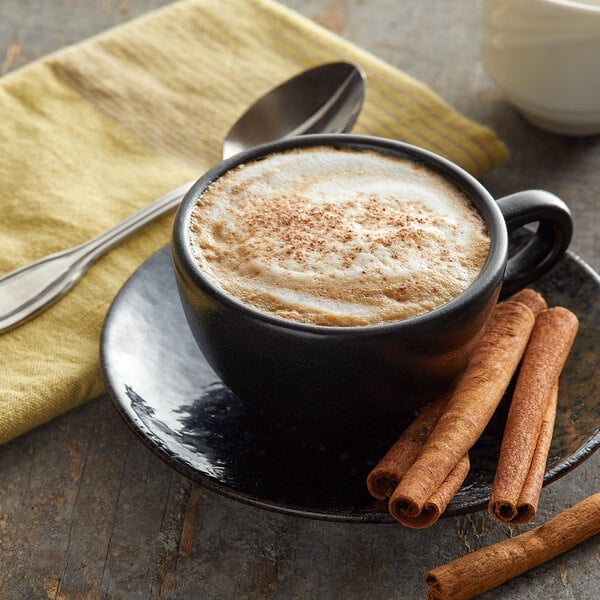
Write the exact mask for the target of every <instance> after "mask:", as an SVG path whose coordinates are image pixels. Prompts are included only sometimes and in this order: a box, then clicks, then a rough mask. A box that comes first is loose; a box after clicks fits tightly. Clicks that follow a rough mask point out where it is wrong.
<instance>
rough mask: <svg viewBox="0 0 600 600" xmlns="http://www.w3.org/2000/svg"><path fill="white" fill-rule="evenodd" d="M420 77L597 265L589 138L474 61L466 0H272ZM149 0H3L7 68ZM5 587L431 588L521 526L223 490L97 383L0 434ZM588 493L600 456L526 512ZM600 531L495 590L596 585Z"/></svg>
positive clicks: (154, 3)
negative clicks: (364, 513)
mask: <svg viewBox="0 0 600 600" xmlns="http://www.w3.org/2000/svg"><path fill="white" fill-rule="evenodd" d="M283 3H284V4H286V5H288V6H290V7H292V8H294V9H297V10H298V11H299V12H301V13H303V14H305V15H306V16H308V17H310V18H312V19H314V20H316V21H318V22H319V23H321V24H323V25H325V26H326V27H328V28H330V29H332V30H333V31H335V32H336V33H338V34H340V35H342V36H344V37H346V38H348V39H350V40H351V41H354V42H355V43H357V44H358V45H360V46H362V47H364V48H366V49H368V50H370V51H372V52H373V53H374V54H376V55H378V56H380V57H381V58H383V59H385V60H387V61H388V62H390V63H391V64H393V65H395V66H397V67H399V68H402V69H403V70H405V71H406V72H408V73H410V74H411V75H413V76H415V77H417V78H419V79H421V80H422V81H424V82H425V83H427V84H429V85H430V86H431V87H432V88H433V89H434V90H435V91H436V92H438V93H439V94H440V95H441V96H442V97H444V98H445V99H446V100H448V101H449V102H450V103H451V104H452V105H453V106H455V107H456V108H457V109H459V110H460V111H462V112H463V113H465V114H466V115H468V116H470V117H472V118H474V119H476V120H479V121H481V122H483V123H485V124H488V125H490V126H491V127H492V128H494V129H495V130H496V131H497V132H498V133H499V135H500V136H501V137H502V138H503V139H504V141H505V142H506V143H507V145H508V146H509V148H510V151H511V158H510V160H509V161H508V162H507V163H506V164H505V165H502V166H501V167H499V168H497V169H496V170H495V171H494V172H492V173H490V174H489V175H487V176H486V177H485V180H484V182H485V183H486V184H487V185H488V187H489V188H490V190H491V191H492V192H493V193H494V194H495V195H502V194H506V193H510V192H513V191H516V190H518V189H523V188H526V187H541V188H545V189H548V190H550V191H553V192H555V193H557V194H559V195H560V196H562V197H563V198H564V199H565V200H566V201H567V202H568V203H569V204H570V206H571V208H572V211H573V214H574V217H575V227H576V234H575V238H574V241H573V244H572V249H573V250H574V251H575V252H576V253H578V254H579V255H580V256H581V257H582V258H584V259H585V260H586V261H587V262H588V263H589V264H590V265H591V266H592V267H594V268H595V269H597V270H598V269H600V216H599V214H600V213H599V211H598V203H599V202H600V198H599V194H598V189H599V188H600V174H599V169H600V137H598V136H596V137H590V138H567V137H561V136H556V135H552V134H549V133H545V132H543V131H541V130H538V129H536V128H534V127H533V126H531V125H529V124H528V123H526V122H525V121H523V120H522V119H521V117H520V116H519V115H518V114H517V113H516V112H515V111H514V110H513V109H512V108H511V107H510V106H509V105H508V104H507V103H506V102H505V100H504V98H503V96H502V94H501V93H500V92H499V91H498V90H497V89H496V88H495V87H494V85H493V84H492V82H491V81H490V79H489V78H488V77H487V75H486V74H485V72H484V71H483V69H482V66H481V64H480V62H479V40H478V25H479V10H480V8H479V4H480V3H479V2H478V1H477V0H459V1H457V2H447V1H446V0H420V1H419V0H410V1H407V2H402V3H399V2H397V1H396V0H369V1H368V2H367V1H366V0H284V2H283ZM163 4H166V2H164V1H161V0H103V1H93V0H53V1H52V2H47V1H45V0H2V1H0V69H1V71H2V73H5V72H7V71H10V70H14V69H15V68H18V67H19V66H21V65H22V64H25V63H27V62H29V61H31V60H33V59H36V58H38V57H40V56H43V55H45V54H47V53H49V52H52V51H54V50H56V49H58V48H60V47H62V46H64V45H67V44H71V43H74V42H77V41H80V40H82V39H84V38H86V37H88V36H90V35H93V34H94V33H97V32H100V31H102V30H104V29H106V28H108V27H111V26H113V25H115V24H117V23H121V22H123V21H125V20H128V19H130V18H133V17H134V16H136V15H138V14H141V13H144V12H145V11H147V10H150V9H152V8H155V7H158V6H160V5H163ZM0 473H1V474H2V479H1V484H0V564H1V565H2V568H1V569H0V598H2V599H4V598H6V599H9V600H12V599H16V600H20V599H27V600H28V599H30V598H51V599H56V600H58V599H60V600H74V599H78V600H79V599H84V598H85V599H97V598H115V599H123V600H126V599H130V598H131V599H133V598H152V599H158V598H164V599H167V598H168V599H196V598H198V599H214V600H226V599H230V598H256V599H263V598H266V599H270V598H272V599H299V600H306V599H313V598H314V599H330V598H331V599H336V598H344V599H347V600H353V599H357V600H358V599H364V598H373V599H384V598H385V599H397V600H413V599H419V598H424V597H425V585H424V583H423V574H424V573H425V571H426V570H428V569H429V568H432V567H435V566H437V565H440V564H442V563H444V562H446V561H448V560H450V559H453V558H455V557H457V556H460V555H462V554H464V553H465V552H467V551H470V550H474V549H476V548H479V547H481V546H483V545H486V544H489V543H492V542H495V541H498V540H501V539H504V538H506V537H507V536H510V535H514V534H515V533H518V532H519V531H522V530H524V529H527V528H528V527H520V528H514V529H513V528H508V527H505V526H501V525H499V524H497V523H496V522H494V521H492V520H491V519H490V518H489V517H488V515H487V514H486V513H483V512H481V513H474V514H470V515H467V516H461V517H455V518H448V519H443V520H442V521H440V522H439V523H438V524H437V525H436V526H435V527H432V528H430V529H428V530H425V531H412V530H407V529H404V528H402V527H401V526H397V525H395V524H392V525H365V524H345V523H330V522H323V521H315V520H308V519H302V518H298V517H291V516H287V515H282V514H276V513H271V512H267V511H263V510H260V509H257V508H253V507H250V506H246V505H243V504H239V503H237V502H235V501H233V500H229V499H225V498H223V497H221V496H217V495H215V494H213V493H211V492H208V491H205V490H203V489H201V488H199V487H196V486H193V485H191V484H190V483H189V482H188V481H187V480H186V479H184V478H183V477H181V476H180V475H178V474H176V473H175V472H173V471H172V470H171V469H170V468H169V467H167V466H166V465H165V464H163V462H162V461H160V460H159V459H158V458H156V457H155V456H154V455H153V454H151V453H150V451H148V450H147V449H146V448H145V447H144V446H143V445H142V444H140V443H139V441H138V440H137V439H136V438H135V437H134V436H133V435H132V434H131V433H130V431H129V429H128V428H127V426H126V425H125V424H124V423H123V422H122V420H121V418H120V417H119V416H118V415H117V413H116V411H115V410H114V409H113V407H112V405H111V403H110V401H109V400H108V398H106V397H103V398H99V399H97V400H94V401H91V402H89V403H87V404H86V405H84V406H82V407H81V408H79V409H77V410H74V411H72V412H71V413H69V414H67V415H65V416H64V417H62V418H59V419H56V420H55V421H53V422H51V423H49V424H47V425H45V426H43V427H40V428H39V429H37V430H35V431H33V432H31V433H30V434H28V435H25V436H23V437H21V438H19V439H17V440H14V441H13V442H11V443H9V444H6V445H5V446H3V447H0ZM598 490H600V454H598V453H596V454H595V455H594V456H593V457H592V458H590V459H589V460H588V461H586V462H585V463H583V464H582V465H581V466H580V467H579V468H577V469H576V470H575V471H573V472H572V473H570V474H569V475H567V476H565V477H564V478H562V479H561V480H559V481H558V482H555V483H553V484H552V485H550V486H548V487H547V488H545V489H544V491H543V494H542V499H541V506H540V511H539V514H538V516H537V517H536V519H535V523H534V525H537V524H540V523H542V522H544V521H545V520H547V519H548V518H550V517H551V516H553V515H555V514H556V513H558V512H560V511H562V510H564V509H566V508H568V507H569V506H571V505H572V504H574V503H575V502H577V501H579V500H581V499H583V498H584V497H586V496H588V495H590V494H592V493H594V492H597V491H598ZM599 563H600V546H599V540H598V539H597V538H596V539H591V540H589V541H587V542H585V543H583V544H582V545H580V546H579V547H577V548H576V549H574V550H573V551H571V552H569V553H567V554H565V555H563V556H561V557H559V558H557V559H555V560H554V561H551V562H550V563H547V564H546V565H543V566H541V567H539V568H538V569H535V570H534V571H531V572H529V573H528V574H526V575H524V576H522V577H520V578H517V579H515V580H513V581H511V582H510V583H508V584H506V585H504V586H503V587H502V588H499V589H497V590H495V591H492V592H490V593H489V594H487V595H486V596H485V597H486V598H489V599H490V600H500V599H506V598H511V599H516V600H525V599H531V598H536V599H537V598H553V599H554V600H567V599H568V600H573V599H575V600H593V599H596V598H598V589H599V588H600V574H599V572H600V569H599V568H598V567H599Z"/></svg>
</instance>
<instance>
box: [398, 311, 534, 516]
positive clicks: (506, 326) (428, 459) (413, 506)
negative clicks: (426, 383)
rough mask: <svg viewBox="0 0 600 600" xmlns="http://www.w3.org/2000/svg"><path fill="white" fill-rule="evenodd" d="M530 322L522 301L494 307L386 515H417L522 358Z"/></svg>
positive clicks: (467, 444) (469, 443)
mask: <svg viewBox="0 0 600 600" xmlns="http://www.w3.org/2000/svg"><path fill="white" fill-rule="evenodd" d="M534 322H535V317H534V315H533V313H532V311H531V310H530V309H529V308H528V307H527V306H526V305H525V304H523V303H521V302H514V301H507V302H502V303H500V304H497V305H496V306H495V307H494V310H493V312H492V315H491V317H490V319H489V320H488V323H487V324H486V327H485V329H484V332H483V334H482V337H481V338H480V341H479V343H478V345H477V347H476V348H475V349H474V351H473V353H472V355H471V357H470V359H469V362H468V364H467V366H466V368H465V370H464V371H463V373H462V374H461V376H460V377H459V379H458V381H457V382H456V385H455V387H454V390H453V392H452V395H451V397H450V400H449V401H448V405H447V407H446V410H445V411H444V413H443V414H442V415H441V417H440V418H439V420H438V422H437V424H436V425H435V427H434V429H433V431H432V432H431V435H430V436H429V438H428V439H427V441H426V443H425V445H424V446H423V449H422V450H421V452H420V453H419V456H418V457H417V459H416V460H415V461H414V463H413V464H412V465H411V467H410V468H409V469H408V471H407V472H406V474H405V475H404V477H403V478H402V480H401V481H400V482H399V484H398V486H397V487H396V490H395V491H394V493H393V498H390V512H392V511H394V514H397V515H398V516H400V517H401V518H405V517H406V518H410V519H415V518H417V517H419V515H420V514H421V513H422V512H423V510H424V509H425V505H426V503H427V502H428V500H429V499H430V497H431V496H432V494H433V493H434V492H435V491H436V490H438V489H439V488H440V486H441V485H442V483H443V482H444V480H445V479H446V478H447V477H448V475H449V474H450V473H451V471H452V470H453V469H454V468H455V467H456V466H457V464H458V463H459V461H461V460H462V459H463V456H464V455H465V454H467V452H468V451H469V450H470V448H471V447H472V446H473V444H475V442H476V441H477V440H478V439H479V437H480V436H481V434H482V433H483V430H484V429H485V427H486V425H487V424H488V422H489V420H490V418H491V417H492V415H493V413H494V411H495V410H496V408H497V406H498V404H499V402H500V400H501V399H502V396H503V394H504V392H505V390H506V388H507V387H508V384H509V383H510V380H511V378H512V376H513V373H514V372H515V370H516V368H517V366H518V364H519V362H520V360H521V357H522V355H523V352H524V350H525V346H526V344H527V341H528V339H529V336H530V334H531V330H532V329H533V325H534ZM392 505H393V506H392Z"/></svg>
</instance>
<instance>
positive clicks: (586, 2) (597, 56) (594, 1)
mask: <svg viewBox="0 0 600 600" xmlns="http://www.w3.org/2000/svg"><path fill="white" fill-rule="evenodd" d="M481 60H482V63H483V65H484V67H485V69H486V70H487V72H488V73H489V75H490V76H491V77H492V79H493V80H494V81H495V83H496V85H497V86H498V87H499V88H500V89H501V90H502V91H503V92H504V94H505V95H506V97H507V99H508V100H509V101H510V102H511V103H512V104H513V105H514V106H515V107H516V108H517V109H518V110H519V112H521V113H522V114H523V116H524V117H525V118H526V119H527V120H528V121H530V122H531V123H533V124H535V125H537V126H539V127H542V128H543V129H547V130H549V131H552V132H555V133H560V134H567V135H590V134H597V133H600V0H581V1H579V2H572V1H570V0H483V4H482V35H481Z"/></svg>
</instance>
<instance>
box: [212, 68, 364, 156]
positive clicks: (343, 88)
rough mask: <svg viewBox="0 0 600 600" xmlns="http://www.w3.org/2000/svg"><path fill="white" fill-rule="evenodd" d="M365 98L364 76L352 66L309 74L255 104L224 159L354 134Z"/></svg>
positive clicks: (231, 135) (232, 134)
mask: <svg viewBox="0 0 600 600" xmlns="http://www.w3.org/2000/svg"><path fill="white" fill-rule="evenodd" d="M363 97H364V74H363V73H362V71H361V70H360V69H359V68H358V67H356V66H355V65H353V64H351V63H346V62H338V63H328V64H325V65H320V66H318V67H314V68H312V69H309V70H308V71H304V72H303V73H300V75H297V76H295V77H292V78H291V79H288V80H287V81H285V82H284V83H282V84H281V85H280V86H278V87H276V88H275V89H273V90H271V91H270V92H269V93H268V94H266V95H265V96H263V97H262V98H260V99H259V100H258V101H257V102H255V103H254V104H253V105H252V106H250V108H248V109H247V110H246V112H245V113H244V114H243V115H242V116H241V117H240V118H239V119H238V121H237V122H236V123H235V125H234V126H233V127H232V128H231V129H230V130H229V133H228V134H227V137H226V139H225V142H224V144H223V158H229V157H231V156H233V155H234V154H237V153H238V152H241V151H243V150H247V149H248V148H252V147H254V146H260V145H261V144H265V143H267V142H271V141H274V140H279V139H283V138H286V137H292V136H296V135H305V134H309V133H348V132H349V131H350V130H351V129H352V127H353V126H354V123H355V122H356V119H357V117H358V113H359V112H360V108H361V105H362V101H363Z"/></svg>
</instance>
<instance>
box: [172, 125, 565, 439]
mask: <svg viewBox="0 0 600 600" xmlns="http://www.w3.org/2000/svg"><path fill="white" fill-rule="evenodd" d="M315 145H329V146H335V147H345V148H348V147H350V148H358V149H374V150H377V151H379V152H386V153H391V154H395V155H398V156H402V157H407V158H409V159H411V160H413V161H415V162H419V163H422V164H425V165H427V166H428V167H429V168H430V169H433V170H435V171H437V172H439V173H441V174H443V175H444V176H445V177H446V178H447V179H449V180H451V181H453V182H454V183H455V184H456V185H457V186H458V187H459V188H461V189H462V190H463V191H464V192H465V193H466V195H467V196H468V197H469V198H471V199H472V201H473V202H474V204H475V205H476V206H477V207H478V209H479V210H480V212H481V214H482V215H483V217H484V219H485V221H486V223H487V225H488V230H489V232H490V239H491V248H490V253H489V257H488V260H487V262H486V264H485V266H484V268H483V270H482V272H481V274H480V276H479V277H478V279H477V280H476V281H475V282H474V283H473V284H472V285H471V286H470V287H469V288H468V289H467V290H466V291H465V292H464V293H463V294H461V295H460V296H458V297H457V298H455V299H454V300H452V301H451V302H448V303H447V304H445V305H444V306H441V307H440V308H438V309H436V310H434V311H431V312H429V313H427V314H425V315H419V316H417V317H414V318H411V319H406V320H404V321H399V322H394V323H387V324H381V325H373V326H367V327H364V326H363V327H324V326H317V325H307V324H301V323H294V322H290V321H285V320H283V319H280V318H277V317H274V316H271V315H266V314H264V313H260V312H258V311H256V310H254V309H252V308H250V307H248V306H245V305H243V304H241V303H240V302H238V301H237V300H235V299H234V298H231V297H230V296H227V295H226V294H225V293H224V292H222V291H221V290H219V289H217V288H216V287H215V286H214V285H213V284H212V283H211V282H210V281H209V280H207V278H205V277H204V275H203V274H202V273H201V271H200V269H199V268H198V266H197V264H196V261H195V259H194V257H193V255H192V252H191V249H190V247H189V243H188V231H189V221H190V215H191V211H192V209H193V207H194V205H195V203H196V200H197V198H198V196H199V195H200V194H201V193H202V191H203V189H204V188H205V187H206V186H207V185H208V184H209V183H210V182H212V181H214V180H215V179H217V178H218V177H219V176H221V175H222V174H223V173H224V172H226V171H227V170H229V169H231V168H232V167H234V166H236V165H237V164H241V163H244V162H248V161H251V160H254V159H256V158H259V157H261V156H264V155H267V154H270V153H272V152H277V151H281V150H286V149H290V148H295V147H306V146H315ZM548 196H550V195H549V194H548ZM528 198H529V195H528V192H522V193H521V194H519V195H518V197H515V198H514V199H513V200H514V201H513V202H510V203H508V207H509V208H511V209H512V211H511V219H512V220H515V221H516V220H517V219H518V218H519V217H520V216H522V215H523V214H524V213H525V211H527V209H528V208H529V205H530V201H529V200H528ZM536 199H537V196H536ZM548 206H550V207H551V209H552V210H551V211H549V210H546V209H547V208H548ZM530 212H531V211H530ZM547 212H548V213H549V214H546V213H547ZM557 213H559V214H560V218H557V217H556V214H557ZM538 218H539V219H540V220H541V219H547V218H548V219H552V226H551V227H549V228H548V229H542V234H543V235H542V237H543V239H541V240H540V241H539V242H536V243H535V244H532V245H531V246H530V247H529V248H528V249H527V251H526V252H525V253H524V254H521V255H520V257H519V260H520V263H519V270H520V271H521V273H529V274H530V277H529V279H531V278H532V277H533V276H534V275H539V269H536V268H534V267H533V266H532V265H531V264H530V263H531V261H529V260H526V259H525V258H524V257H526V256H529V257H531V256H533V257H535V259H536V261H538V260H539V254H540V253H539V249H540V248H542V249H544V248H545V245H544V244H546V245H547V246H552V247H559V248H560V253H563V252H564V250H565V249H566V245H568V242H569V240H570V234H571V230H570V223H571V219H570V214H569V211H568V209H567V208H566V206H564V204H563V203H562V201H560V200H559V199H557V198H556V197H554V196H552V199H551V201H550V200H547V201H545V202H539V201H538V202H537V204H536V211H535V215H534V218H533V219H528V220H536V219H538ZM521 224H522V223H521ZM565 224H566V225H565ZM554 229H556V230H559V231H560V232H561V234H562V235H561V236H560V240H559V239H558V237H557V236H555V235H554V233H553V232H554ZM565 241H566V244H565ZM534 246H535V248H537V249H538V251H533V252H532V251H531V249H532V248H533V247H534ZM172 251H173V262H174V265H175V272H176V276H177V282H178V285H179V288H180V291H181V294H182V301H183V305H184V310H185V314H186V317H187V320H188V323H189V325H190V328H191V330H192V333H193V334H194V336H195V338H196V340H197V342H198V344H199V345H200V348H201V349H202V352H203V354H204V356H205V357H206V359H207V360H208V362H209V364H211V365H212V367H213V368H214V370H215V371H216V373H217V374H218V375H219V377H220V378H221V379H222V380H223V381H224V382H225V383H226V384H227V386H228V387H229V388H230V389H232V390H233V391H234V392H235V393H236V394H237V395H239V396H240V397H242V398H244V400H245V401H251V402H253V403H255V405H256V406H257V407H258V408H260V409H261V410H263V411H267V412H271V413H274V414H275V413H276V414H277V417H278V418H288V419H289V420H290V422H291V423H295V422H296V421H298V422H311V423H312V424H313V426H314V427H316V428H319V429H320V430H321V435H323V432H324V431H332V432H333V434H334V435H335V433H336V432H337V430H339V429H341V428H350V429H352V428H355V427H357V426H363V424H364V423H365V422H367V421H371V422H375V421H377V420H381V419H386V418H389V415H390V414H392V415H397V414H400V413H404V414H407V413H410V412H411V411H413V410H415V409H416V408H418V407H419V406H422V405H423V404H424V403H426V402H428V401H429V400H431V398H433V397H434V396H436V395H438V394H439V393H440V392H441V391H443V390H445V389H447V388H448V387H449V386H450V384H451V382H452V380H453V379H454V378H455V376H456V375H457V374H458V373H459V372H460V371H461V370H462V368H463V367H464V365H465V362H466V360H467V357H468V355H469V353H470V351H471V349H472V347H473V344H474V342H475V340H476V337H477V334H478V333H479V332H480V330H481V328H482V327H483V324H484V323H485V321H486V320H487V317H488V315H489V312H490V311H491V309H492V308H493V306H494V304H495V302H496V300H497V298H498V296H499V293H500V290H501V287H502V285H503V276H504V271H505V267H506V262H507V255H508V233H507V226H506V222H505V219H504V217H503V214H502V211H501V210H500V209H499V208H498V205H497V204H496V202H495V201H494V200H493V198H492V197H491V196H490V194H489V193H488V192H487V190H486V189H485V188H484V187H483V186H482V185H481V184H480V183H479V182H478V181H477V180H476V179H474V178H473V177H471V176H470V175H469V174H467V173H466V172H465V171H463V170H462V169H461V168H459V167H457V166H456V165H454V164H452V163H450V162H449V161H447V160H445V159H443V158H441V157H439V156H436V155H434V154H432V153H430V152H427V151H425V150H422V149H419V148H415V147H414V146H409V145H407V144H401V143H398V142H394V141H390V140H383V139H379V138H371V137H364V136H352V135H317V136H301V137H299V138H295V139H288V140H284V141H280V142H277V143H273V144H267V145H264V146H261V147H259V148H255V149H252V150H249V151H247V152H244V153H242V154H240V155H238V156H236V157H234V158H232V159H230V160H228V161H224V162H223V163H221V164H220V165H218V166H217V167H215V168H214V169H212V170H211V171H209V172H208V173H207V174H206V175H205V176H204V177H202V178H201V179H200V180H199V181H198V182H197V183H196V184H195V185H194V186H193V187H192V189H191V190H190V192H189V193H188V194H187V195H186V197H185V199H184V200H183V202H182V204H181V206H180V208H179V211H178V213H177V217H176V219H175V224H174V228H173V244H172ZM545 253H547V252H545ZM557 256H558V251H557V252H555V254H554V255H553V259H549V260H545V261H544V268H549V267H550V266H551V265H552V264H554V262H556V259H557ZM510 272H511V273H514V269H511V270H510ZM526 282H527V278H524V277H521V278H520V280H519V284H525V283H526ZM512 287H514V286H512Z"/></svg>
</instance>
